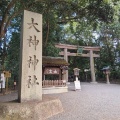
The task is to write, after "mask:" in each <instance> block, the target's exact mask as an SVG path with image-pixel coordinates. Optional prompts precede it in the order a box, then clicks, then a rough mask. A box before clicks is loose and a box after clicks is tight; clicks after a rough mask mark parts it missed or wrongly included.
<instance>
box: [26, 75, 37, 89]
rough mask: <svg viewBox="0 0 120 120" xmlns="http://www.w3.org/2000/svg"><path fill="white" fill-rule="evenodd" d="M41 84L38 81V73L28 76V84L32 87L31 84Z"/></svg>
mask: <svg viewBox="0 0 120 120" xmlns="http://www.w3.org/2000/svg"><path fill="white" fill-rule="evenodd" d="M35 85H39V82H37V77H36V75H33V77H31V76H28V83H27V86H28V88H30V87H31V86H32V87H33V86H35Z"/></svg>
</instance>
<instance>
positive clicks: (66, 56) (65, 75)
mask: <svg viewBox="0 0 120 120" xmlns="http://www.w3.org/2000/svg"><path fill="white" fill-rule="evenodd" d="M64 59H65V60H66V62H68V55H67V48H64ZM64 79H65V80H66V81H67V82H68V70H66V73H65V74H64Z"/></svg>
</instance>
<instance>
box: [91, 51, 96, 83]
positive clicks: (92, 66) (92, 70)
mask: <svg viewBox="0 0 120 120" xmlns="http://www.w3.org/2000/svg"><path fill="white" fill-rule="evenodd" d="M90 71H91V80H92V83H96V78H95V69H94V57H93V50H90Z"/></svg>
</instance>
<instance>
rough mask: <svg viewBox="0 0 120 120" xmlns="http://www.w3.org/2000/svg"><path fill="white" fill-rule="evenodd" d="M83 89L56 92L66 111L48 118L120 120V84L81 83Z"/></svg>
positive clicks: (53, 119) (51, 119) (61, 119)
mask: <svg viewBox="0 0 120 120" xmlns="http://www.w3.org/2000/svg"><path fill="white" fill-rule="evenodd" d="M81 87H82V90H81V91H73V90H74V88H73V84H70V85H69V92H68V93H62V94H56V95H52V96H56V97H58V98H59V99H60V100H61V101H62V104H63V107H64V112H63V113H61V114H58V115H56V116H53V117H51V118H49V119H48V120H120V85H115V84H110V85H107V84H100V83H98V84H89V83H81Z"/></svg>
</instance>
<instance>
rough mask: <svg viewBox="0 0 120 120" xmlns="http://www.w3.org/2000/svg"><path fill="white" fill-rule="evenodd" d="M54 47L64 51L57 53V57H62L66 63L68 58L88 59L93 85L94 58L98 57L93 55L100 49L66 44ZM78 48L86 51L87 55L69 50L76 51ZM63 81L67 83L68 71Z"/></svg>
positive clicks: (94, 80)
mask: <svg viewBox="0 0 120 120" xmlns="http://www.w3.org/2000/svg"><path fill="white" fill-rule="evenodd" d="M55 47H57V48H60V49H64V50H63V51H61V52H60V53H59V55H62V56H64V59H65V60H66V61H67V62H68V56H80V57H90V70H91V79H92V82H93V83H95V82H96V79H95V70H94V58H95V57H100V55H99V54H95V53H94V51H100V47H89V46H77V45H68V44H56V45H55ZM78 48H82V50H83V51H87V52H88V53H81V54H80V55H78V54H77V52H76V53H71V52H69V51H68V49H69V50H77V49H78ZM65 79H66V80H67V81H68V71H67V72H66V74H65Z"/></svg>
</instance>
